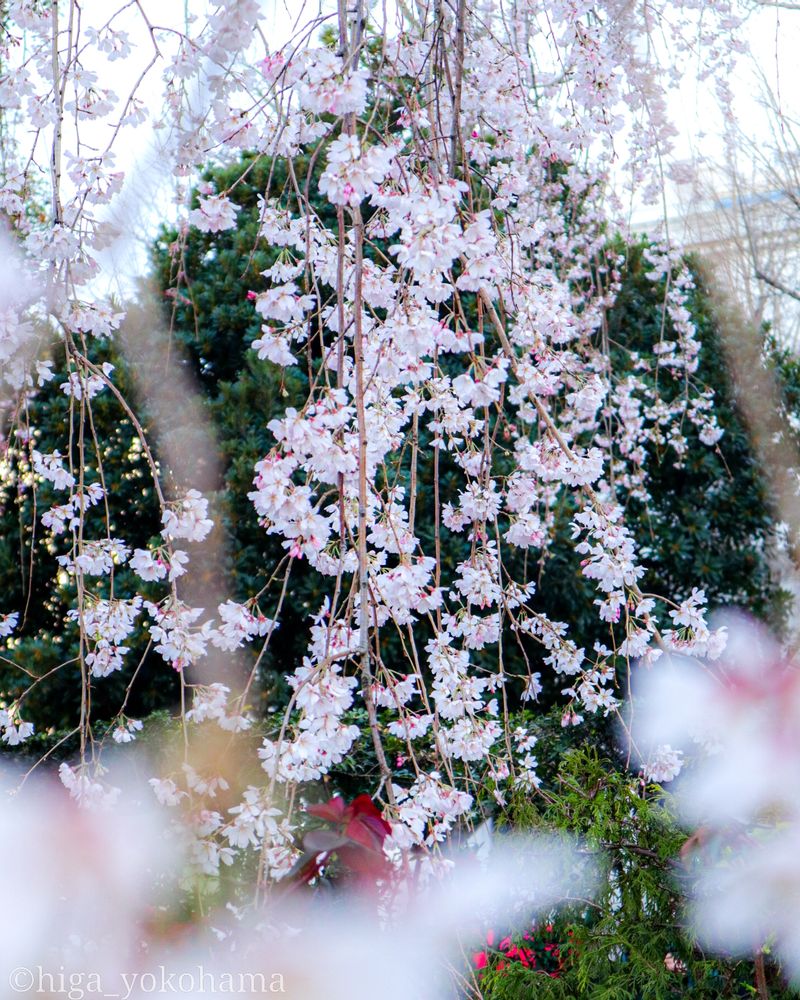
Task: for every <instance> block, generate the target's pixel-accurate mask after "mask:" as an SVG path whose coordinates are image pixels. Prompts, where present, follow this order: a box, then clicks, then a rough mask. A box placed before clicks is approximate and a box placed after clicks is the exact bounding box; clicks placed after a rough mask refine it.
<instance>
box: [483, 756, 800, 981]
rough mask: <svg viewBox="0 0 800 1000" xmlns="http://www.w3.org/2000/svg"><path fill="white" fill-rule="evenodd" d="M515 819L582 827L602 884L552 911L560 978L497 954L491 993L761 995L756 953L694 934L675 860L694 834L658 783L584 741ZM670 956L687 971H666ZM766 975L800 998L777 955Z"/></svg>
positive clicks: (521, 824) (488, 975) (686, 882)
mask: <svg viewBox="0 0 800 1000" xmlns="http://www.w3.org/2000/svg"><path fill="white" fill-rule="evenodd" d="M543 739H546V736H545V737H543ZM537 749H538V747H537ZM507 818H508V820H509V821H510V822H511V823H512V824H513V825H514V827H515V828H516V829H531V830H540V829H545V830H563V831H567V832H569V833H570V834H573V835H577V836H578V837H579V838H580V839H581V841H582V842H583V845H584V850H587V851H589V852H590V853H592V854H593V855H594V856H595V860H596V864H597V865H598V868H599V878H598V889H597V892H596V893H595V894H594V896H593V898H592V901H591V902H590V903H588V904H586V905H582V906H577V907H574V908H572V909H571V910H568V911H562V912H560V913H559V914H557V915H554V916H553V917H552V925H553V937H554V938H555V939H556V940H558V941H560V942H561V943H562V947H561V949H560V950H561V958H562V964H561V968H560V969H559V971H558V975H557V977H555V978H553V977H550V976H548V975H544V974H542V972H541V971H536V970H533V969H526V968H525V967H524V966H523V965H522V964H521V963H519V962H511V963H507V964H506V965H505V967H504V968H502V969H498V968H497V960H496V959H495V960H494V961H493V962H492V963H491V964H490V966H489V967H488V968H487V969H486V970H485V971H484V973H483V975H482V977H481V981H480V985H481V989H482V992H483V996H484V997H485V998H486V1000H523V998H528V997H536V998H540V997H541V998H559V1000H561V998H564V1000H566V998H574V997H586V998H590V1000H671V998H673V997H686V998H689V997H691V998H693V1000H722V998H739V997H741V998H744V997H751V996H753V995H754V993H755V988H754V983H755V978H754V967H753V961H752V960H745V959H742V960H733V959H730V960H722V959H718V958H715V957H713V956H709V955H707V954H705V953H704V952H703V950H702V949H701V948H700V946H699V945H698V944H697V942H696V940H695V937H694V935H693V933H692V928H691V927H690V926H689V924H688V917H687V914H686V912H685V900H686V893H687V891H688V890H689V889H690V886H691V876H690V873H689V871H688V870H687V869H686V868H685V867H684V865H683V864H682V863H681V862H680V860H679V856H680V848H681V846H682V844H683V843H684V841H685V840H686V837H687V832H686V831H685V830H684V829H682V828H681V826H680V825H679V823H678V821H677V820H676V818H675V815H674V812H673V810H672V805H671V802H670V798H669V796H668V795H666V794H665V793H664V792H662V791H661V790H660V789H659V788H657V787H656V786H645V785H644V783H643V782H642V781H640V780H639V779H637V778H636V777H635V776H631V775H630V774H629V773H625V772H624V771H622V770H620V768H619V764H618V763H617V762H616V758H614V757H609V756H607V755H606V754H605V752H604V751H602V750H601V751H598V750H597V749H596V748H595V747H593V746H591V745H589V744H588V743H584V744H583V745H581V746H579V747H577V748H573V749H572V750H569V751H568V752H567V753H566V754H564V755H563V756H562V757H561V761H560V765H559V768H558V773H557V775H553V776H552V781H550V782H548V784H547V785H546V786H545V787H544V789H543V794H542V795H541V796H537V797H536V798H535V799H534V800H530V799H521V800H519V801H516V802H514V803H512V804H511V806H510V808H509V810H508V813H507ZM565 942H568V947H563V944H564V943H565ZM667 955H670V956H672V958H673V959H675V960H676V961H677V962H680V963H681V964H682V967H683V971H670V969H668V968H667V965H666V964H665V957H666V956H667ZM767 974H768V979H769V983H770V996H771V997H772V1000H779V998H788V997H791V996H796V995H797V994H796V993H795V992H794V991H792V990H790V989H789V988H788V987H787V986H786V984H785V983H784V982H783V980H782V977H781V975H780V971H779V970H778V969H777V968H773V967H771V966H770V964H769V963H767Z"/></svg>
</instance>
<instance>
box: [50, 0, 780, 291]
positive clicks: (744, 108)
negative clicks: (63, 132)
mask: <svg viewBox="0 0 800 1000" xmlns="http://www.w3.org/2000/svg"><path fill="white" fill-rule="evenodd" d="M319 3H320V0H309V2H305V0H262V8H263V10H264V14H265V17H266V21H265V30H264V33H265V36H266V37H267V40H268V42H269V45H270V47H271V48H276V47H279V46H280V45H281V44H282V42H283V41H285V40H286V39H288V38H289V37H291V35H292V34H293V32H294V30H295V29H296V27H297V22H298V20H299V21H300V23H302V22H303V21H305V20H306V19H308V18H310V17H312V16H314V15H315V14H316V13H317V12H318V9H319ZM188 6H189V7H190V8H191V9H192V10H194V11H197V12H198V13H199V14H200V15H201V17H202V16H203V15H204V14H205V13H206V12H207V10H208V9H209V4H207V3H206V2H205V0H190V2H189V4H188ZM211 6H212V7H213V5H211ZM82 7H83V11H84V14H83V18H84V21H83V23H84V26H85V25H87V24H95V25H98V26H99V25H100V24H102V23H103V22H104V21H105V19H107V17H108V16H109V9H110V8H109V4H108V0H85V2H84V4H83V5H82ZM142 7H143V9H144V11H145V12H146V13H147V16H148V18H149V19H150V20H151V22H152V23H154V24H157V25H159V26H163V27H169V28H175V29H178V30H183V29H184V28H185V6H184V0H142ZM115 26H116V27H119V28H123V29H124V30H126V31H128V32H129V34H130V37H131V41H132V42H133V43H134V44H135V46H136V51H135V53H134V55H133V57H131V58H130V59H123V60H117V61H114V62H105V60H103V61H101V62H99V63H98V64H97V66H96V71H97V73H98V76H99V81H98V83H99V85H100V86H104V85H105V86H111V87H112V89H114V91H115V92H116V93H117V94H118V95H119V96H120V97H121V98H123V100H124V98H125V97H126V96H127V94H128V93H129V91H130V90H131V89H132V88H133V86H134V84H135V82H136V81H137V79H138V77H139V75H140V73H141V72H142V69H143V68H144V66H145V65H146V64H147V62H148V61H149V59H150V57H151V55H152V54H153V48H152V44H151V42H150V40H149V36H148V33H147V30H146V26H145V24H144V21H143V19H142V17H141V15H140V13H139V11H138V10H137V9H136V7H134V6H131V7H130V8H129V9H127V10H126V11H124V12H123V14H122V15H121V16H120V17H119V18H118V19H116V20H115ZM746 36H747V39H748V42H749V45H750V48H751V53H752V54H751V56H745V57H742V59H741V60H740V64H739V70H738V72H737V73H736V74H735V76H734V78H733V79H731V80H730V81H729V82H730V86H731V89H732V91H733V93H734V100H735V108H736V114H737V118H738V119H739V121H740V122H742V123H743V126H744V127H745V129H746V130H747V132H748V134H750V135H760V134H762V133H763V134H764V136H765V138H766V136H767V132H768V130H767V120H766V117H765V115H764V112H763V110H762V109H761V108H760V106H759V102H758V97H759V94H760V91H761V88H762V86H763V83H762V81H761V80H760V79H759V71H760V72H761V73H762V74H763V77H764V80H765V81H766V83H767V84H768V85H769V86H770V87H771V88H772V90H773V92H774V93H776V94H778V95H779V97H780V101H781V104H782V106H783V108H784V109H785V111H786V113H787V114H789V115H790V116H792V115H794V114H797V112H798V100H797V94H798V84H800V73H799V72H798V63H799V62H800V60H798V59H797V53H798V52H799V51H800V12H792V11H785V10H780V9H778V8H771V9H770V8H765V9H762V10H760V11H758V12H757V13H754V14H752V15H751V16H750V18H749V21H748V25H747V31H746ZM259 44H261V43H260V42H259ZM162 73H163V63H157V64H156V65H155V66H153V67H152V68H151V69H150V70H149V73H148V75H147V76H146V77H145V78H144V80H142V81H141V82H140V84H139V91H138V93H139V95H140V96H141V97H142V98H143V99H144V101H145V104H146V106H147V107H148V109H149V110H150V111H151V117H152V118H156V117H157V116H158V113H159V109H160V105H161V100H162V89H163V80H162ZM670 114H671V117H672V119H673V121H674V122H675V124H676V126H677V127H678V130H679V135H678V138H677V139H676V143H675V151H674V155H673V157H672V159H674V160H677V161H683V162H687V163H693V164H695V165H698V164H699V165H700V170H701V173H706V174H707V173H708V171H709V165H710V163H711V162H712V161H714V160H718V161H720V160H722V159H723V158H724V145H723V143H722V140H721V138H720V135H721V133H722V127H723V120H722V116H721V113H720V111H719V104H718V101H717V98H716V95H715V94H714V90H713V82H712V81H707V82H706V83H704V84H699V83H698V82H697V78H696V74H695V73H694V72H687V73H686V74H685V76H684V82H683V84H682V86H681V88H680V90H679V91H678V92H676V93H675V94H674V95H673V96H672V98H671V101H670ZM108 129H109V126H108V124H107V123H97V124H96V125H93V126H83V127H82V139H83V140H84V141H87V142H89V143H90V144H93V145H97V146H98V147H100V146H103V145H104V144H105V142H106V141H107V135H108ZM93 130H95V131H96V133H97V135H96V137H95V135H94V134H93ZM159 142H160V133H159V132H158V131H155V130H154V129H153V128H152V125H151V123H150V122H147V123H145V124H143V125H141V126H139V127H138V128H137V129H135V130H132V129H126V130H123V131H122V132H121V133H120V135H119V137H118V138H117V140H116V142H115V144H114V148H115V150H116V169H117V170H123V171H124V172H125V175H126V180H125V186H124V189H123V194H122V196H121V200H120V199H118V200H117V204H116V209H115V214H116V215H117V217H118V218H121V219H124V222H125V224H124V227H123V228H124V231H123V232H122V233H121V235H120V237H119V238H118V239H117V240H116V242H115V243H114V246H113V254H110V255H109V254H106V255H104V259H103V261H102V264H103V267H104V270H105V271H106V273H107V280H108V287H109V288H113V287H114V285H116V286H117V287H118V288H119V290H121V291H122V292H123V293H124V292H126V291H127V290H129V289H130V288H131V286H132V281H133V278H134V277H135V275H136V274H137V273H141V272H142V271H143V270H144V269H145V268H146V262H147V252H146V247H147V245H148V243H149V241H150V240H151V239H152V236H153V234H154V233H155V231H156V229H157V227H158V224H159V223H160V222H161V221H162V220H164V219H165V218H172V217H174V215H175V204H174V201H175V191H176V185H178V184H180V181H179V180H178V179H177V178H175V177H174V176H173V175H172V173H171V171H170V168H169V164H168V163H167V162H166V158H165V157H163V156H161V155H160V153H159ZM65 145H66V146H67V148H68V147H69V142H68V141H67V142H66V143H65ZM723 183H724V182H723ZM666 202H667V210H668V213H670V214H674V213H677V212H678V211H679V207H678V202H677V200H676V197H675V192H674V189H673V188H672V186H671V185H667V190H666ZM659 215H660V209H659V207H658V206H656V207H652V206H645V205H643V204H641V203H640V202H639V203H636V202H635V203H634V212H633V222H634V225H635V226H638V225H640V224H641V223H642V222H643V221H644V220H652V219H654V218H656V217H657V216H659ZM115 272H116V276H114V273H115Z"/></svg>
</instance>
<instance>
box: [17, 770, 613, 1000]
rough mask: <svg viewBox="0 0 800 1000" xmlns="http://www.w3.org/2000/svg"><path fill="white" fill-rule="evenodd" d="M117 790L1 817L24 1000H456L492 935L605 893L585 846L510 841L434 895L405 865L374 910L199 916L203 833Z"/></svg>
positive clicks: (291, 897) (472, 861)
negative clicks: (598, 890) (474, 954)
mask: <svg viewBox="0 0 800 1000" xmlns="http://www.w3.org/2000/svg"><path fill="white" fill-rule="evenodd" d="M114 781H115V784H116V785H118V786H121V788H120V794H119V796H118V797H117V798H116V799H115V801H114V803H113V807H111V808H108V807H106V806H107V803H106V804H104V803H99V804H98V803H96V802H95V801H94V799H92V798H91V797H89V798H85V799H84V800H83V801H84V805H83V806H80V805H79V804H78V803H77V802H76V801H75V799H74V798H71V797H70V796H69V794H68V792H67V791H66V790H65V789H64V788H63V787H62V786H61V785H60V784H58V783H57V782H56V781H55V780H42V781H40V782H38V783H34V781H33V779H31V780H29V781H28V782H27V783H26V784H25V785H24V787H23V788H22V790H21V791H20V792H19V793H18V794H16V795H15V796H14V797H12V798H10V799H9V800H8V801H6V802H5V803H4V805H3V809H2V813H0V851H2V852H3V857H5V858H8V859H13V864H11V865H9V866H8V868H7V870H6V871H5V889H6V893H7V898H8V899H10V900H13V901H14V905H13V907H6V908H5V910H4V917H3V920H2V934H0V982H3V983H7V982H10V981H11V979H10V978H9V977H12V978H13V977H14V976H16V977H17V980H16V986H14V987H13V988H14V991H15V993H16V994H17V995H31V996H33V995H37V994H39V995H41V993H42V992H45V993H46V992H47V989H48V988H50V989H54V990H55V992H56V993H59V991H60V992H62V993H65V994H66V993H67V992H69V990H70V989H71V990H72V992H73V993H74V994H75V995H76V996H77V995H78V994H79V993H80V991H81V990H84V991H85V995H87V996H88V995H90V993H91V992H95V993H97V992H104V993H106V995H109V994H116V995H118V996H120V997H124V998H125V1000H129V998H138V997H144V996H149V995H152V994H153V993H154V992H156V993H157V992H159V990H161V991H162V992H163V991H164V990H166V992H169V991H170V984H173V988H174V989H175V990H177V991H178V992H180V993H181V994H182V995H188V996H194V995H197V996H203V995H209V993H212V994H213V993H214V991H217V992H221V993H225V992H235V993H237V994H238V995H240V996H263V995H265V993H270V992H278V993H281V994H282V995H284V996H289V997H297V998H301V997H302V998H304V1000H314V998H317V997H319V998H323V997H324V998H326V1000H359V998H362V997H363V998H364V1000H367V998H370V1000H371V998H373V997H375V996H378V995H380V996H381V997H382V998H384V1000H407V998H408V997H411V996H413V997H415V998H419V1000H427V998H430V1000H435V998H439V997H445V996H452V995H453V989H454V986H453V984H454V978H453V977H454V976H455V980H456V981H458V980H459V978H460V977H462V976H467V977H468V976H469V975H470V973H469V971H468V966H467V963H466V960H465V958H464V956H465V955H466V954H468V952H469V946H470V944H471V943H473V942H474V940H478V939H479V938H480V936H481V935H482V934H483V933H485V928H486V926H487V924H489V923H493V922H496V921H497V920H498V919H500V920H501V921H505V922H507V923H509V924H513V923H514V922H515V921H517V920H518V921H519V922H524V921H530V919H531V918H532V916H536V915H539V914H545V913H550V912H552V911H553V909H554V908H555V907H556V906H558V904H559V903H561V902H562V901H564V900H565V899H566V900H579V901H585V900H586V899H587V897H588V896H589V895H590V894H591V892H592V891H593V885H594V881H595V876H594V870H593V864H592V861H591V857H590V855H589V854H588V853H586V852H582V851H581V850H580V849H578V847H577V846H576V845H575V844H574V843H571V842H569V841H566V840H564V839H561V838H554V837H553V838H550V837H545V836H537V837H531V838H516V837H513V838H511V837H510V838H499V839H498V840H495V841H493V842H492V844H491V849H490V850H489V852H488V857H487V858H486V859H485V860H482V861H481V860H479V859H478V858H477V857H475V856H474V854H473V853H471V852H469V851H468V850H464V851H462V852H459V853H458V854H457V855H456V856H455V857H454V858H450V859H449V860H447V861H446V862H445V863H443V864H441V865H438V866H435V870H437V871H438V872H439V876H430V877H428V879H427V882H426V883H425V884H424V885H423V886H422V887H420V885H419V882H420V879H421V874H422V871H423V868H422V866H419V865H418V864H417V863H416V862H415V861H414V860H413V859H412V858H406V863H405V864H401V865H399V866H398V867H397V868H396V869H395V870H394V874H393V875H390V876H389V877H388V878H385V879H384V880H383V881H382V883H380V884H378V886H377V894H376V893H375V892H372V893H364V894H356V893H354V892H349V891H348V892H344V891H333V892H330V891H328V892H326V891H319V890H317V889H315V888H314V887H309V886H305V885H302V884H299V883H298V884H295V885H293V886H292V885H284V886H282V888H281V889H280V890H273V896H272V898H271V899H269V900H268V901H267V902H266V903H262V904H260V905H257V904H256V902H255V901H254V899H253V898H243V897H242V894H241V891H240V892H239V893H238V894H237V897H236V898H235V899H229V900H228V901H227V903H226V902H225V900H224V899H223V898H221V899H220V902H219V905H218V907H217V909H215V910H212V911H211V912H209V911H208V910H207V909H204V908H203V907H201V908H200V909H201V910H203V912H202V914H197V913H194V914H193V913H192V912H191V911H192V903H193V901H194V900H195V899H196V898H199V889H200V887H201V885H202V886H205V887H206V888H208V886H209V885H210V884H211V881H210V880H208V879H207V878H206V877H204V876H203V875H201V874H199V873H198V872H197V871H193V870H192V869H191V867H190V865H189V863H188V862H187V858H188V857H190V852H187V851H182V850H181V845H182V844H184V843H186V842H188V841H190V838H191V834H190V832H189V831H188V830H187V831H186V832H185V833H184V832H182V831H181V830H180V828H179V827H177V826H176V824H174V823H173V824H172V825H171V826H169V827H168V826H166V825H165V824H164V823H163V822H162V817H163V813H162V811H161V810H159V809H158V807H156V806H152V805H148V801H149V800H148V796H147V795H146V790H141V789H139V788H138V786H137V785H136V784H135V782H133V781H131V780H122V778H121V776H120V775H114ZM87 806H88V807H87ZM424 870H425V871H427V872H430V871H431V868H430V866H426V867H425V869H424ZM215 884H216V883H215ZM195 890H197V892H198V894H197V895H196V893H195ZM354 948H357V949H358V956H359V959H358V962H357V963H354V962H353V949H354ZM309 956H313V961H309ZM20 970H22V972H20ZM31 970H33V972H31ZM459 970H461V971H459ZM20 977H21V978H20ZM26 977H27V978H26ZM48 977H54V978H53V979H52V985H51V980H50V979H49V978H48ZM181 977H183V978H182V979H181ZM165 984H166V985H165ZM174 984H179V985H180V989H178V986H177V985H174ZM462 985H463V980H462ZM43 986H44V987H45V988H44V990H43V989H42V987H43ZM20 987H26V988H27V987H29V989H28V992H27V993H26V992H25V989H24V988H22V989H21V988H20Z"/></svg>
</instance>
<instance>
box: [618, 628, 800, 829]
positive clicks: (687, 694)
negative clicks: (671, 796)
mask: <svg viewBox="0 0 800 1000" xmlns="http://www.w3.org/2000/svg"><path fill="white" fill-rule="evenodd" d="M728 627H729V641H728V646H727V649H726V651H725V653H724V655H723V657H722V658H721V659H720V660H719V661H717V662H716V663H714V664H709V663H707V662H703V663H700V662H699V661H696V660H692V659H689V658H688V657H681V656H675V655H670V656H665V657H663V658H662V659H661V660H659V661H658V663H657V664H656V666H655V667H653V668H651V669H644V668H639V670H638V673H637V679H636V684H635V686H634V691H635V709H634V714H633V721H632V725H633V739H634V744H635V745H636V746H637V747H638V748H639V750H640V751H641V753H642V756H643V758H644V759H645V761H647V762H648V763H649V762H650V761H653V760H657V759H658V758H659V756H661V757H663V758H665V757H667V756H668V755H669V754H670V753H672V754H679V753H682V754H684V755H685V756H686V757H687V758H695V764H694V766H693V767H691V768H690V769H688V771H687V772H686V773H683V774H681V778H680V783H679V788H678V802H679V804H680V807H681V811H682V813H683V815H684V816H685V817H686V819H687V820H689V821H692V822H695V821H696V822H700V821H703V822H713V823H725V822H727V821H729V820H740V821H743V822H747V821H749V820H752V819H754V818H756V817H757V816H758V815H760V814H761V813H762V812H764V811H765V810H767V809H771V808H778V809H780V810H781V811H782V812H784V813H785V812H790V813H792V814H793V815H800V783H798V782H797V775H798V774H800V672H799V671H798V667H797V664H795V663H792V662H790V661H788V660H787V659H786V658H785V657H784V656H783V654H782V652H781V650H780V647H779V646H778V645H777V644H776V643H775V642H774V640H773V639H772V638H771V637H770V636H769V635H768V634H767V633H766V632H765V631H764V630H763V629H762V628H761V627H759V626H757V625H756V624H755V623H753V622H750V621H748V620H746V619H744V618H732V619H728ZM661 780H667V778H666V777H662V778H661Z"/></svg>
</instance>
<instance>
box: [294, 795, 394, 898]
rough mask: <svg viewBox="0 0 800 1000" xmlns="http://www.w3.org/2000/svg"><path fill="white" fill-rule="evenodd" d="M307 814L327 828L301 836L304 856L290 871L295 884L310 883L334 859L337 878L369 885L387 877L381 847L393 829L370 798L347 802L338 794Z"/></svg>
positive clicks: (311, 807)
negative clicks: (325, 824) (292, 870)
mask: <svg viewBox="0 0 800 1000" xmlns="http://www.w3.org/2000/svg"><path fill="white" fill-rule="evenodd" d="M306 812H307V813H308V815H309V816H314V817H316V818H317V819H321V820H324V821H325V823H327V824H328V825H327V826H325V827H318V828H316V829H314V830H309V831H308V832H307V833H306V834H305V836H304V837H303V855H302V857H301V858H300V860H299V861H298V863H297V865H296V866H295V869H294V872H293V875H294V880H295V882H298V883H304V884H308V883H310V882H311V881H313V880H314V879H315V878H317V877H319V875H320V874H321V873H322V870H323V869H324V868H326V867H327V866H328V865H329V864H330V863H331V861H332V860H333V859H334V857H335V860H336V862H337V867H338V869H339V871H338V876H339V878H340V879H341V878H344V879H345V880H351V881H356V882H358V883H359V884H361V885H369V884H370V883H373V884H374V881H375V879H376V878H381V877H384V878H385V877H387V876H388V875H389V874H390V871H391V869H390V867H389V865H388V862H387V859H386V856H385V854H384V853H383V844H384V841H385V840H386V838H387V837H388V836H389V834H390V833H391V832H392V828H391V826H390V825H389V824H388V823H387V821H386V820H385V819H384V818H383V816H381V814H380V810H379V809H378V808H377V807H376V805H375V803H374V802H373V801H372V799H371V798H370V797H369V795H359V796H358V797H357V798H355V799H353V801H352V802H349V803H347V802H345V800H344V799H343V798H342V797H341V796H340V795H337V796H336V797H335V798H333V799H329V800H328V801H327V802H320V803H317V804H316V805H311V806H308V807H307V809H306Z"/></svg>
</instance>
